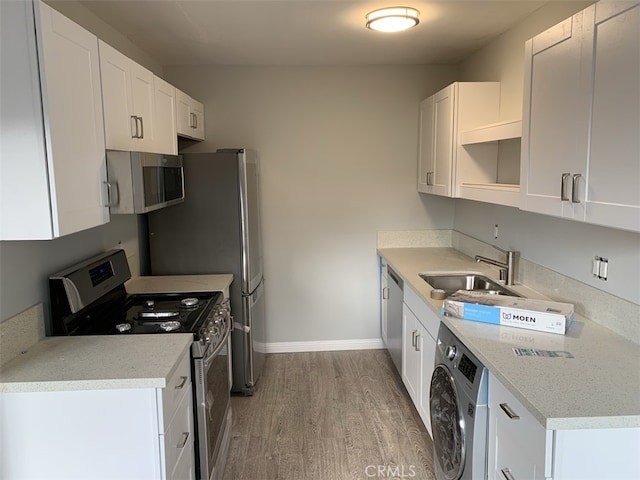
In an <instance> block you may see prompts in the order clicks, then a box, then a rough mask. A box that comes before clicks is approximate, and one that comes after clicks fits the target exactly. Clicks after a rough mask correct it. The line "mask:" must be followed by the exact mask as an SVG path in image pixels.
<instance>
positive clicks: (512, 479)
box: [500, 467, 516, 480]
mask: <svg viewBox="0 0 640 480" xmlns="http://www.w3.org/2000/svg"><path fill="white" fill-rule="evenodd" d="M500 473H502V476H503V477H504V478H505V479H506V480H516V477H514V476H513V475H511V470H510V469H509V468H507V467H504V468H502V469H500Z"/></svg>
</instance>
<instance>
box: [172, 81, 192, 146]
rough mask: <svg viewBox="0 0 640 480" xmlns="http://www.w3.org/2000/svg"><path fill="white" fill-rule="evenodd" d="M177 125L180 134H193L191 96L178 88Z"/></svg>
mask: <svg viewBox="0 0 640 480" xmlns="http://www.w3.org/2000/svg"><path fill="white" fill-rule="evenodd" d="M176 127H177V130H178V135H183V136H191V97H190V96H189V95H187V94H186V93H184V92H181V91H180V90H178V89H176Z"/></svg>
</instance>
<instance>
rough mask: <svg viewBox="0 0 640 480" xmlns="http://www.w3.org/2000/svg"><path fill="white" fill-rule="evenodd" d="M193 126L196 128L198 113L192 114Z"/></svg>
mask: <svg viewBox="0 0 640 480" xmlns="http://www.w3.org/2000/svg"><path fill="white" fill-rule="evenodd" d="M193 128H198V114H197V113H194V114H193Z"/></svg>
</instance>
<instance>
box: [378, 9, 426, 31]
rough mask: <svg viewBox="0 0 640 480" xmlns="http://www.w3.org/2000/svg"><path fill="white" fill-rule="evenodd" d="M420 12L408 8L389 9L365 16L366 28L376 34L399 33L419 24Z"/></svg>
mask: <svg viewBox="0 0 640 480" xmlns="http://www.w3.org/2000/svg"><path fill="white" fill-rule="evenodd" d="M418 15H420V12H419V11H418V10H416V9H415V8H410V7H389V8H381V9H379V10H374V11H373V12H369V13H368V14H367V28H370V29H371V30H376V31H378V32H401V31H403V30H407V29H409V28H411V27H415V26H416V25H418V23H420V21H419V20H418Z"/></svg>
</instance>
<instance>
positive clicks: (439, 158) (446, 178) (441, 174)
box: [431, 84, 456, 197]
mask: <svg viewBox="0 0 640 480" xmlns="http://www.w3.org/2000/svg"><path fill="white" fill-rule="evenodd" d="M455 91H456V90H455V84H454V85H450V86H448V87H447V88H445V89H443V90H440V91H439V92H438V93H436V94H435V96H434V99H433V110H434V130H433V144H434V150H433V174H432V176H431V177H432V179H431V182H432V183H431V193H435V194H437V195H444V196H447V197H450V196H451V194H452V191H451V187H452V184H451V181H452V180H451V179H452V169H453V148H454V138H453V123H454V121H455V113H454V112H455V110H454V109H455Z"/></svg>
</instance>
